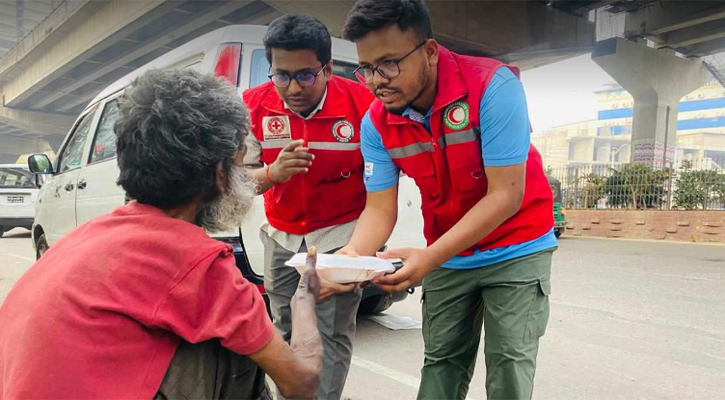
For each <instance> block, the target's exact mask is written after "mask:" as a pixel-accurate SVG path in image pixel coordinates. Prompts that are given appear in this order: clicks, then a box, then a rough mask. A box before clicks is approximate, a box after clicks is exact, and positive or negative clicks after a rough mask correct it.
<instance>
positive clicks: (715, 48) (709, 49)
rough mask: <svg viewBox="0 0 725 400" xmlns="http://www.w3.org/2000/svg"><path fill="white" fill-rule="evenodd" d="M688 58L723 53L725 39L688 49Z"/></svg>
mask: <svg viewBox="0 0 725 400" xmlns="http://www.w3.org/2000/svg"><path fill="white" fill-rule="evenodd" d="M688 50H689V53H688V54H687V55H689V56H697V57H704V56H708V55H711V54H717V53H720V52H722V51H725V38H722V39H716V40H711V41H709V42H706V43H700V44H696V45H694V46H692V47H690V48H689V49H688Z"/></svg>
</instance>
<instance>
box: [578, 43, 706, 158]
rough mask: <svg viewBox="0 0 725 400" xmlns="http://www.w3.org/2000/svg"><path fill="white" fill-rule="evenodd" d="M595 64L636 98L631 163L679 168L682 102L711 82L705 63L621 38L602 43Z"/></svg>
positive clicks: (594, 56)
mask: <svg viewBox="0 0 725 400" xmlns="http://www.w3.org/2000/svg"><path fill="white" fill-rule="evenodd" d="M592 59H593V60H594V62H596V63H597V64H598V65H599V66H600V67H601V68H602V69H604V71H606V72H607V73H608V74H609V75H610V76H611V77H612V78H613V79H614V80H616V81H617V83H619V84H620V85H622V87H623V88H624V89H625V90H627V91H628V92H629V93H630V94H631V95H632V97H633V98H634V115H633V123H632V146H631V149H632V151H631V153H630V157H631V161H632V162H634V163H640V164H649V165H652V166H653V167H656V168H662V167H663V166H664V165H667V164H669V163H674V161H675V150H676V147H677V108H678V105H679V103H680V99H681V98H682V97H683V96H685V95H687V94H689V93H691V92H693V91H694V90H696V89H698V88H700V87H701V86H703V85H704V84H706V83H707V82H708V81H709V80H710V79H711V76H710V73H709V72H708V71H707V69H706V68H705V66H704V65H703V64H702V61H700V60H699V59H684V58H681V57H678V56H677V55H675V52H674V51H673V50H669V49H659V50H656V49H653V48H650V47H647V45H646V42H640V43H637V42H632V41H629V40H625V39H622V38H612V39H608V40H604V41H601V42H599V43H597V44H596V45H595V46H594V51H593V52H592Z"/></svg>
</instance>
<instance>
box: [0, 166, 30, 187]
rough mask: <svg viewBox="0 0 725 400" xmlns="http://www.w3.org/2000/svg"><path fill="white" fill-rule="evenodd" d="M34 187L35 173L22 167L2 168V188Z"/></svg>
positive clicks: (0, 178)
mask: <svg viewBox="0 0 725 400" xmlns="http://www.w3.org/2000/svg"><path fill="white" fill-rule="evenodd" d="M18 187H23V188H34V187H36V186H35V181H34V179H33V174H32V173H30V171H26V170H24V169H22V168H0V188H18Z"/></svg>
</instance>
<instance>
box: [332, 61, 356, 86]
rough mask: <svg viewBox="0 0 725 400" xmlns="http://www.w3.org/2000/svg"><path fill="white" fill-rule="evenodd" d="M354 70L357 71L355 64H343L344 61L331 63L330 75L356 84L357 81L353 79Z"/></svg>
mask: <svg viewBox="0 0 725 400" xmlns="http://www.w3.org/2000/svg"><path fill="white" fill-rule="evenodd" d="M355 69H357V65H356V64H352V63H349V62H345V61H333V62H332V73H333V74H335V75H337V76H341V77H343V78H347V79H350V80H353V81H355V82H357V81H358V80H357V78H356V77H355Z"/></svg>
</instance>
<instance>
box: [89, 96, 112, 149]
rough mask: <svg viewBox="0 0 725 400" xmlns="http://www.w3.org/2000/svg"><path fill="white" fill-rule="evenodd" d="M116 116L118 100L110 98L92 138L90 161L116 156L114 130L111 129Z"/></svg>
mask: <svg viewBox="0 0 725 400" xmlns="http://www.w3.org/2000/svg"><path fill="white" fill-rule="evenodd" d="M116 117H118V102H117V101H116V100H112V101H109V102H108V103H106V107H105V108H104V109H103V114H102V115H101V121H100V122H99V123H98V129H97V130H96V137H95V138H94V139H93V147H91V158H90V162H91V163H94V162H100V161H103V160H108V159H109V158H113V157H115V156H116V131H114V130H113V126H114V125H115V124H116Z"/></svg>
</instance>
